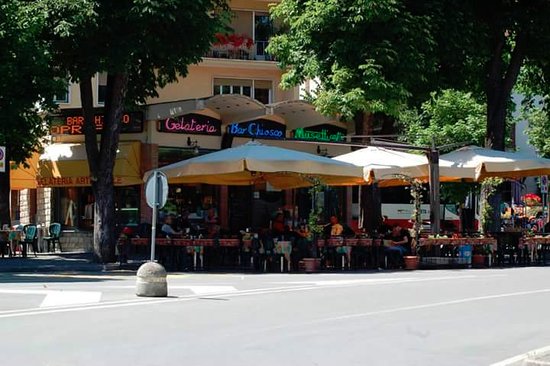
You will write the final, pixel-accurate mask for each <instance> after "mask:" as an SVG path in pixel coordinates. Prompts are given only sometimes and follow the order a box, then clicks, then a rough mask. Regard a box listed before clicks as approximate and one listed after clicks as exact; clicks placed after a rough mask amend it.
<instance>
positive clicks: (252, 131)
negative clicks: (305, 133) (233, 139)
mask: <svg viewBox="0 0 550 366" xmlns="http://www.w3.org/2000/svg"><path fill="white" fill-rule="evenodd" d="M227 133H228V134H230V135H233V136H238V137H252V138H257V139H274V140H282V139H284V138H285V137H286V126H285V125H283V124H281V123H277V122H274V121H270V120H265V119H258V120H254V121H250V122H243V123H232V124H230V125H228V126H227Z"/></svg>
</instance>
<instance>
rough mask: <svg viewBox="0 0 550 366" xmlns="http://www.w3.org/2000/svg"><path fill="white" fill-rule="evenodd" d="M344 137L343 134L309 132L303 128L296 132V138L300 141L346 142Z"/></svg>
mask: <svg viewBox="0 0 550 366" xmlns="http://www.w3.org/2000/svg"><path fill="white" fill-rule="evenodd" d="M344 136H345V135H344V134H343V133H342V132H336V133H334V134H330V133H329V132H328V130H326V129H323V130H321V131H308V130H305V129H303V128H297V129H296V130H294V138H295V139H299V140H311V141H326V142H339V141H343V140H344Z"/></svg>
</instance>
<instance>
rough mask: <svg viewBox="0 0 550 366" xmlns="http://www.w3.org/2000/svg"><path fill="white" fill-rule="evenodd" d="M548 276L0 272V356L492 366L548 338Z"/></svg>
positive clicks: (65, 360)
mask: <svg viewBox="0 0 550 366" xmlns="http://www.w3.org/2000/svg"><path fill="white" fill-rule="evenodd" d="M549 274H550V268H517V269H492V270H488V269H485V270H457V271H447V270H440V271H416V272H393V273H392V272H377V273H341V274H310V275H300V274H281V275H276V274H269V275H239V274H182V275H170V276H169V278H168V283H169V297H168V298H162V299H152V298H138V297H136V296H135V295H134V291H135V278H134V277H133V276H131V275H124V274H109V275H102V274H97V275H93V274H86V275H58V274H50V275H37V274H0V339H1V342H2V343H1V344H2V348H1V350H0V364H1V365H3V366H4V365H5V366H8V365H94V366H97V365H491V364H493V363H495V362H498V361H501V360H503V359H507V358H509V357H512V356H514V355H517V354H520V353H523V352H527V351H529V350H532V349H535V348H539V347H543V346H547V345H550V317H549V316H547V314H550V283H549V282H548V277H549Z"/></svg>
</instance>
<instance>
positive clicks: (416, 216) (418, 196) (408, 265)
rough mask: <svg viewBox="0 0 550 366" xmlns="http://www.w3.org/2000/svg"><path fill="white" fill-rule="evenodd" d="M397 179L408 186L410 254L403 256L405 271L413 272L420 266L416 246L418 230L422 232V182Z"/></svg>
mask: <svg viewBox="0 0 550 366" xmlns="http://www.w3.org/2000/svg"><path fill="white" fill-rule="evenodd" d="M397 177H398V178H400V179H402V180H405V181H407V182H408V183H409V184H410V192H411V203H412V204H413V210H412V214H411V219H412V223H413V226H412V229H411V236H412V240H411V254H410V255H405V256H403V261H404V264H405V269H408V270H413V269H418V267H419V265H420V256H419V255H417V251H416V246H417V243H418V240H419V238H420V230H422V216H421V214H422V210H421V205H422V191H423V189H424V188H423V187H422V182H421V181H420V180H418V179H413V178H411V177H409V176H406V175H398V176H397Z"/></svg>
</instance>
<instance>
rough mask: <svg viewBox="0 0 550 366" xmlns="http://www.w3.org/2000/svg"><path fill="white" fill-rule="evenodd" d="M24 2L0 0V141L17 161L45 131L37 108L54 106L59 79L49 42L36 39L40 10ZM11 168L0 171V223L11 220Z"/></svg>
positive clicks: (35, 146) (29, 152) (34, 146)
mask: <svg viewBox="0 0 550 366" xmlns="http://www.w3.org/2000/svg"><path fill="white" fill-rule="evenodd" d="M26 4H27V2H25V1H17V0H0V145H1V146H5V147H6V149H7V161H13V162H14V163H16V165H17V164H19V163H23V162H24V161H25V159H27V158H28V157H30V155H32V153H33V152H34V151H37V150H39V149H40V145H41V142H42V138H43V137H44V136H45V135H46V134H47V132H48V128H47V124H46V122H45V121H44V120H43V119H42V118H41V116H40V114H41V112H45V111H47V110H50V109H52V108H54V107H55V105H54V104H53V99H54V95H55V93H56V92H60V90H62V89H61V88H62V86H63V84H64V82H63V81H62V80H59V79H56V76H59V75H58V74H57V73H56V70H55V69H54V68H52V67H51V54H50V53H49V48H48V44H47V43H46V42H44V41H43V40H41V39H40V38H39V32H40V29H41V26H42V25H43V20H44V19H43V18H41V17H40V14H38V13H36V12H32V11H31V9H29V8H28V7H26ZM9 194H10V169H6V173H0V224H8V223H10V222H11V220H10V219H11V218H10V209H9V202H10V200H9Z"/></svg>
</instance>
